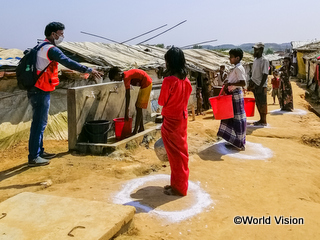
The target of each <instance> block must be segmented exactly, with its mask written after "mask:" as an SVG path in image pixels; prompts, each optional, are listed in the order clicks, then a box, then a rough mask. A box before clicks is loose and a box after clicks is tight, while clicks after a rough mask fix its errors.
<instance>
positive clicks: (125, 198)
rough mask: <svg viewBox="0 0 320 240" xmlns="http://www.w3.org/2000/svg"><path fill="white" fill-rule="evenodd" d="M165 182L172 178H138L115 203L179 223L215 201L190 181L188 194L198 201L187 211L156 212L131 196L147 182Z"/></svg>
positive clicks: (121, 193) (130, 183) (156, 176)
mask: <svg viewBox="0 0 320 240" xmlns="http://www.w3.org/2000/svg"><path fill="white" fill-rule="evenodd" d="M159 180H161V181H162V180H165V181H168V182H170V176H169V175H165V174H158V175H152V176H148V177H143V178H137V179H134V180H131V181H129V182H128V183H127V184H125V185H124V187H123V189H122V190H121V191H120V192H119V193H117V194H116V196H115V197H114V200H113V202H114V203H116V204H124V205H130V206H133V207H135V208H140V209H142V210H143V211H145V212H148V213H151V214H155V215H158V216H159V217H162V218H166V219H167V220H168V221H170V222H179V221H182V220H185V219H188V218H190V217H192V216H194V215H196V214H199V213H201V212H202V211H203V210H204V209H205V208H207V207H208V206H210V205H211V204H212V203H213V201H212V199H211V198H210V195H209V194H208V193H206V192H205V191H204V190H202V189H201V188H200V186H199V185H198V184H195V183H194V182H192V181H190V180H189V187H188V194H193V195H194V197H195V199H196V201H195V203H193V205H192V206H190V207H189V208H187V209H184V210H180V211H162V210H156V209H153V208H151V207H149V206H146V205H143V204H141V203H140V202H139V201H136V200H135V199H133V198H131V197H130V195H131V193H132V192H133V191H135V190H137V189H138V188H139V187H141V186H143V185H145V184H146V183H147V182H153V181H159Z"/></svg>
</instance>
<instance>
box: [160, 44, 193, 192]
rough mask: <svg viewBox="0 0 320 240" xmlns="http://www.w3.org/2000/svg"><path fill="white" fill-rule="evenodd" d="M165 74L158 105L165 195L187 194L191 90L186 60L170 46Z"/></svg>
mask: <svg viewBox="0 0 320 240" xmlns="http://www.w3.org/2000/svg"><path fill="white" fill-rule="evenodd" d="M164 57H165V61H166V67H167V70H166V73H167V75H168V77H165V78H164V79H163V82H162V87H161V92H160V96H159V99H158V103H159V105H160V106H163V108H162V112H161V114H162V116H163V123H162V127H161V135H162V140H163V143H164V147H165V149H166V151H167V155H168V159H169V162H170V167H171V179H170V185H167V186H165V187H164V193H165V194H167V195H178V196H185V195H187V190H188V178H189V167H188V162H189V153H188V143H187V123H188V109H187V107H188V100H189V97H190V94H191V92H192V87H191V83H190V81H189V79H188V78H187V69H186V66H185V64H186V60H185V58H184V53H183V51H182V50H181V49H180V48H177V47H172V48H170V49H169V50H168V51H167V53H166V54H165V56H164Z"/></svg>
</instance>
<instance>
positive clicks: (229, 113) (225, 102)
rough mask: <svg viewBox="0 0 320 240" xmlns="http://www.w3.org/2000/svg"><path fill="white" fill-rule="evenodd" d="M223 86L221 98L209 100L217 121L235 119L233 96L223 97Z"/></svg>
mask: <svg viewBox="0 0 320 240" xmlns="http://www.w3.org/2000/svg"><path fill="white" fill-rule="evenodd" d="M222 91H223V86H222V88H221V90H220V93H219V96H217V97H212V98H209V101H210V104H211V107H212V111H213V115H214V118H215V119H217V120H222V119H229V118H233V117H234V113H233V104H232V95H221V93H222Z"/></svg>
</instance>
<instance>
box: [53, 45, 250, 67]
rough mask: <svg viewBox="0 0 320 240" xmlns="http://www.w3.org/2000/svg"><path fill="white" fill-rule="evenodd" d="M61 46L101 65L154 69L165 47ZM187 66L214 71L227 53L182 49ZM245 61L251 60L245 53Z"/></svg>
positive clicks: (226, 58) (160, 62)
mask: <svg viewBox="0 0 320 240" xmlns="http://www.w3.org/2000/svg"><path fill="white" fill-rule="evenodd" d="M59 47H60V48H62V49H63V50H66V51H68V52H71V53H73V54H75V55H78V56H80V57H82V58H83V59H85V60H86V61H88V62H91V63H94V64H97V65H102V66H118V67H120V68H122V69H131V68H137V67H140V68H156V67H159V66H164V55H165V53H166V52H167V49H165V48H159V47H155V46H149V45H124V44H115V43H111V44H105V43H99V42H63V43H62V44H60V45H59ZM183 51H184V53H185V58H186V61H187V65H188V67H189V68H190V69H193V70H195V71H199V72H203V71H204V70H211V71H216V70H217V69H218V68H219V66H220V65H226V67H227V68H229V67H231V65H230V62H229V56H228V55H224V54H221V53H218V52H215V51H212V50H206V49H187V50H183ZM245 56H246V61H248V59H249V62H250V61H251V62H252V61H253V57H252V55H248V54H246V55H245Z"/></svg>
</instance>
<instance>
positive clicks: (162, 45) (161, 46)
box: [156, 43, 164, 48]
mask: <svg viewBox="0 0 320 240" xmlns="http://www.w3.org/2000/svg"><path fill="white" fill-rule="evenodd" d="M156 47H159V48H164V44H163V43H159V44H156Z"/></svg>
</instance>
